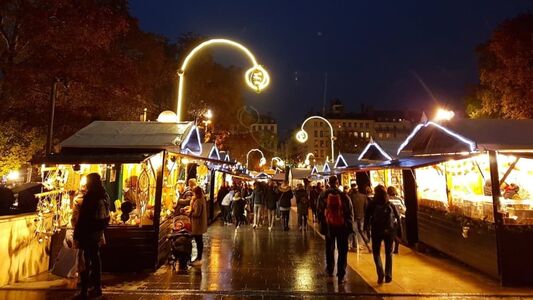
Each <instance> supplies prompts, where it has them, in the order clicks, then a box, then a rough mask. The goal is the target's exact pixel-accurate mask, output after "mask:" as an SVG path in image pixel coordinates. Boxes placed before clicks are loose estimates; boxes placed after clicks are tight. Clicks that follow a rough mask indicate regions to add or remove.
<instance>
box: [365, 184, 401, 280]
mask: <svg viewBox="0 0 533 300" xmlns="http://www.w3.org/2000/svg"><path fill="white" fill-rule="evenodd" d="M396 226H399V227H401V223H400V214H399V213H398V210H397V209H396V207H395V206H394V205H393V204H392V203H391V202H390V201H389V197H388V195H387V190H386V189H385V187H384V186H382V185H378V186H376V187H375V188H374V199H373V200H372V202H370V204H369V205H368V207H367V210H366V213H365V227H366V228H368V227H370V230H371V232H372V234H371V236H372V254H373V256H374V263H375V264H376V272H377V275H378V283H379V284H381V283H383V279H385V282H391V281H392V241H393V240H394V236H395V235H396V231H397V229H396ZM400 230H401V228H400ZM382 242H384V243H385V271H383V264H382V262H381V256H380V250H381V243H382Z"/></svg>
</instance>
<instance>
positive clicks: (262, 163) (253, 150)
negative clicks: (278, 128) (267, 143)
mask: <svg viewBox="0 0 533 300" xmlns="http://www.w3.org/2000/svg"><path fill="white" fill-rule="evenodd" d="M252 152H259V153H260V154H261V159H260V160H259V166H260V167H262V166H264V165H265V164H266V158H265V155H264V154H263V151H261V150H259V149H251V150H250V151H248V153H246V169H249V167H248V161H249V158H250V153H252Z"/></svg>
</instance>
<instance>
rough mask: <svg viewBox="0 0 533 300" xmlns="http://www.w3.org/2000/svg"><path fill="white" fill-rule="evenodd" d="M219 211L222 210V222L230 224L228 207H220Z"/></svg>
mask: <svg viewBox="0 0 533 300" xmlns="http://www.w3.org/2000/svg"><path fill="white" fill-rule="evenodd" d="M220 209H221V210H222V221H223V222H226V223H231V210H230V206H229V205H221V206H220Z"/></svg>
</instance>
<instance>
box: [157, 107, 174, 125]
mask: <svg viewBox="0 0 533 300" xmlns="http://www.w3.org/2000/svg"><path fill="white" fill-rule="evenodd" d="M157 122H160V123H178V116H177V115H176V113H175V112H173V111H171V110H165V111H163V112H162V113H160V114H159V116H158V117H157Z"/></svg>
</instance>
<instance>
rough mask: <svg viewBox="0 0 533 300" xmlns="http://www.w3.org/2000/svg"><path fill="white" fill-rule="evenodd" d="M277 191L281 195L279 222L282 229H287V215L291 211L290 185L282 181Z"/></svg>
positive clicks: (291, 195)
mask: <svg viewBox="0 0 533 300" xmlns="http://www.w3.org/2000/svg"><path fill="white" fill-rule="evenodd" d="M279 191H280V192H281V196H280V199H279V210H280V212H281V221H282V222H281V223H282V224H283V230H284V231H287V230H289V215H290V212H291V199H292V197H293V194H292V190H291V187H290V186H289V184H288V183H286V182H284V183H283V184H282V185H281V186H280V187H279Z"/></svg>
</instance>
